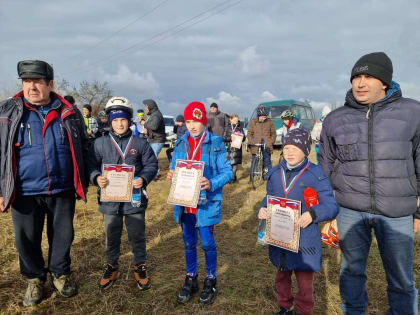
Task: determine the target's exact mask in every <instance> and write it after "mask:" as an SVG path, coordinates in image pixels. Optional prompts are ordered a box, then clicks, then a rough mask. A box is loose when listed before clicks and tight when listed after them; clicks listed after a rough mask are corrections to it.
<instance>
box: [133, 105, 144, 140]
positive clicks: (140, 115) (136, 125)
mask: <svg viewBox="0 0 420 315" xmlns="http://www.w3.org/2000/svg"><path fill="white" fill-rule="evenodd" d="M145 123H146V120H145V119H144V110H142V109H138V110H137V117H136V118H134V119H133V124H132V125H131V127H130V129H131V130H132V131H133V132H134V134H135V135H136V136H137V137H145V134H144V124H145Z"/></svg>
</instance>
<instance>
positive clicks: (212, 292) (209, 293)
mask: <svg viewBox="0 0 420 315" xmlns="http://www.w3.org/2000/svg"><path fill="white" fill-rule="evenodd" d="M216 295H217V289H216V279H206V280H204V288H203V291H201V294H200V298H199V302H200V303H201V304H212V303H213V302H214V298H215V297H216Z"/></svg>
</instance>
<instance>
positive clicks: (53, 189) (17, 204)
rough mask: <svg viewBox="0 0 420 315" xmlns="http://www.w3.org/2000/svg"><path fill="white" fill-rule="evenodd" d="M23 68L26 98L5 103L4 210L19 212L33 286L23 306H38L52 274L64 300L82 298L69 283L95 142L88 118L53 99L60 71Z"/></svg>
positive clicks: (18, 239) (24, 269)
mask: <svg viewBox="0 0 420 315" xmlns="http://www.w3.org/2000/svg"><path fill="white" fill-rule="evenodd" d="M17 68H18V74H19V78H20V79H21V80H22V91H20V92H19V93H18V94H16V95H15V96H13V97H12V98H9V99H7V100H5V101H2V102H0V211H1V212H5V211H7V210H8V209H9V208H10V207H11V209H12V218H13V225H14V231H15V245H16V249H17V250H18V253H19V263H20V272H21V274H22V275H23V276H24V277H25V278H26V279H27V282H28V287H27V290H26V293H25V297H24V300H23V304H24V305H25V306H32V305H36V304H38V303H39V302H40V301H41V300H42V296H43V285H44V282H45V281H46V279H47V274H48V272H50V273H51V276H52V279H53V284H54V286H55V288H56V289H57V290H58V292H59V293H60V294H61V295H62V296H64V297H70V296H73V295H75V294H76V293H77V287H76V285H75V284H74V283H73V282H72V281H70V279H69V274H70V247H71V244H72V242H73V238H74V228H73V217H74V210H75V200H76V198H81V199H85V191H86V187H87V185H86V184H87V181H86V176H85V166H84V157H85V156H87V155H85V152H87V150H88V147H87V143H88V142H87V135H86V132H85V128H84V124H83V118H82V116H81V113H80V111H79V110H77V109H76V108H75V107H74V106H73V105H72V104H70V103H69V102H68V101H67V100H65V99H64V98H62V97H61V96H60V95H58V94H56V93H54V92H53V87H54V81H53V80H54V72H53V68H52V67H51V66H50V65H49V64H48V63H46V62H44V61H39V60H26V61H21V62H19V63H18V65H17ZM45 217H47V236H48V244H49V251H48V266H47V267H46V266H45V261H44V258H43V255H42V249H41V240H42V230H43V228H44V221H45Z"/></svg>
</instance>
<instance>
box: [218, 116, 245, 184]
mask: <svg viewBox="0 0 420 315" xmlns="http://www.w3.org/2000/svg"><path fill="white" fill-rule="evenodd" d="M232 135H238V136H242V137H243V138H242V142H244V141H245V138H246V137H245V132H244V129H243V125H242V122H240V121H239V116H238V115H237V114H232V115H231V116H230V118H229V125H228V127H227V128H226V130H225V133H224V135H223V138H224V141H225V143H227V144H228V148H227V150H228V152H229V156H230V164H231V165H232V170H233V178H232V180H231V181H230V182H231V183H235V182H237V181H238V178H237V177H236V172H237V171H238V165H241V164H242V146H241V147H240V148H235V147H233V146H232Z"/></svg>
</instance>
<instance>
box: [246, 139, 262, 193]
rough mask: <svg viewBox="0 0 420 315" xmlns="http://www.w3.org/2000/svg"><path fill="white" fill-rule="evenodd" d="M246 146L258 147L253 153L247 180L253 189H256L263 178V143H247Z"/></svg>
mask: <svg viewBox="0 0 420 315" xmlns="http://www.w3.org/2000/svg"><path fill="white" fill-rule="evenodd" d="M248 146H255V147H257V148H258V151H257V154H256V155H255V160H254V162H251V170H250V174H249V180H250V182H251V184H252V187H253V188H254V189H257V187H258V186H260V185H261V184H262V182H263V180H264V160H263V150H264V149H265V144H261V143H258V144H248Z"/></svg>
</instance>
